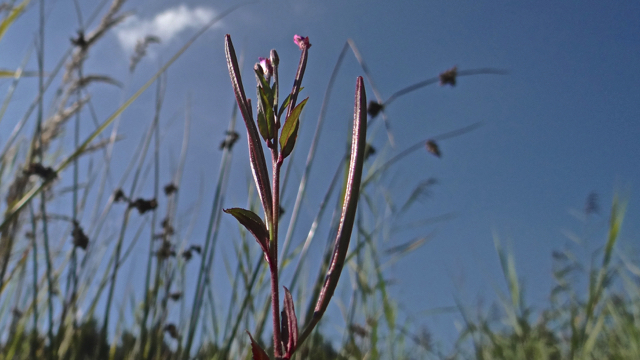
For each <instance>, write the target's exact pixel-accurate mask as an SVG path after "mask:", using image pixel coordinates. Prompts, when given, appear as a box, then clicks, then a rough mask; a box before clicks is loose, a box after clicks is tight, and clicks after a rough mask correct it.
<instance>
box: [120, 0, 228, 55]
mask: <svg viewBox="0 0 640 360" xmlns="http://www.w3.org/2000/svg"><path fill="white" fill-rule="evenodd" d="M215 16H216V13H215V12H214V11H213V10H212V9H209V8H205V7H196V8H193V9H190V8H188V7H187V6H186V5H184V4H183V5H180V6H176V7H173V8H171V9H167V10H165V11H163V12H161V13H159V14H157V15H155V16H154V17H153V18H152V19H140V18H138V17H137V16H135V15H133V16H130V17H129V18H128V19H127V20H125V22H124V23H122V24H121V25H120V26H118V27H117V28H116V35H117V37H118V41H119V42H120V46H122V48H123V49H125V51H127V52H132V51H133V49H134V48H135V46H136V42H137V41H138V40H140V39H143V38H144V37H145V36H148V35H153V36H157V37H159V38H160V40H161V41H162V43H163V44H167V43H169V42H171V40H173V39H174V38H176V37H177V36H178V34H180V33H181V32H183V31H185V30H188V29H199V28H201V27H202V26H204V25H206V24H208V23H209V22H210V21H211V20H213V18H214V17H215Z"/></svg>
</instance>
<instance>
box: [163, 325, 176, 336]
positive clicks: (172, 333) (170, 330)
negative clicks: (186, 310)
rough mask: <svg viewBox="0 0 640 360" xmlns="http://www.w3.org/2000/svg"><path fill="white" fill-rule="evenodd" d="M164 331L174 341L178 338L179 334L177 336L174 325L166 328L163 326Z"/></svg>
mask: <svg viewBox="0 0 640 360" xmlns="http://www.w3.org/2000/svg"><path fill="white" fill-rule="evenodd" d="M164 331H165V332H166V333H168V334H169V336H171V337H172V338H174V339H177V338H178V337H180V334H178V328H177V327H176V326H175V325H174V324H168V325H167V326H165V327H164Z"/></svg>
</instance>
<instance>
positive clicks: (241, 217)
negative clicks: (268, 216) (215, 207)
mask: <svg viewBox="0 0 640 360" xmlns="http://www.w3.org/2000/svg"><path fill="white" fill-rule="evenodd" d="M222 211H224V212H226V213H227V214H231V215H233V217H235V218H236V220H238V222H239V223H240V224H242V226H244V227H245V228H246V229H247V230H249V232H250V233H251V234H252V235H253V236H254V237H255V238H256V241H257V242H258V244H259V245H260V247H261V248H262V251H264V253H265V255H268V254H269V231H267V226H266V225H265V224H264V222H263V221H262V219H261V218H260V216H258V215H257V214H256V213H254V212H253V211H250V210H245V209H242V208H231V209H224V210H222Z"/></svg>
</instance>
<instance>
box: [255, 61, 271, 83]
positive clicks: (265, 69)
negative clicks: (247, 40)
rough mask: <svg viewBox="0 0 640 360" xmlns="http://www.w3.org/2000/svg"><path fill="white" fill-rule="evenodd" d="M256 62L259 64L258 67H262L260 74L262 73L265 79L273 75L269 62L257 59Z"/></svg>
mask: <svg viewBox="0 0 640 360" xmlns="http://www.w3.org/2000/svg"><path fill="white" fill-rule="evenodd" d="M258 61H259V62H260V66H261V67H262V72H263V73H264V77H265V79H269V78H271V75H272V74H273V66H272V65H271V60H269V59H266V58H263V57H259V58H258Z"/></svg>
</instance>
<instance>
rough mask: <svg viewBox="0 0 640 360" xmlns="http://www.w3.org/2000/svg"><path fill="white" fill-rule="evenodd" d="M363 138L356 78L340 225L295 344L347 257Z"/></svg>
mask: <svg viewBox="0 0 640 360" xmlns="http://www.w3.org/2000/svg"><path fill="white" fill-rule="evenodd" d="M366 138H367V95H366V93H365V89H364V81H363V79H362V77H361V76H360V77H358V80H357V82H356V100H355V106H354V111H353V135H352V137H351V160H350V162H349V175H348V179H347V188H346V191H345V193H344V199H343V202H342V215H341V217H340V225H339V226H338V234H337V235H336V240H335V242H334V245H333V246H334V247H333V254H332V256H331V262H330V263H329V270H328V271H327V274H326V275H325V281H324V285H323V286H322V289H321V290H320V295H319V296H318V301H317V302H316V307H315V309H314V312H313V317H312V318H311V320H310V321H309V323H308V324H307V325H306V326H305V329H304V331H303V332H302V334H301V335H300V337H299V338H298V343H300V344H301V343H302V342H304V340H305V339H306V338H307V336H309V335H310V334H311V331H312V330H313V328H314V327H315V326H316V324H318V322H319V321H320V319H321V318H322V316H323V315H324V312H325V311H326V310H327V306H328V305H329V302H330V301H331V297H332V296H333V293H334V291H335V289H336V286H337V285H338V280H340V274H341V273H342V268H343V266H344V260H345V257H346V255H347V251H348V250H349V242H350V240H351V231H352V230H353V223H354V221H355V217H356V209H357V207H358V197H359V194H360V181H361V179H362V166H363V163H364V149H365V146H366V140H367V139H366Z"/></svg>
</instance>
